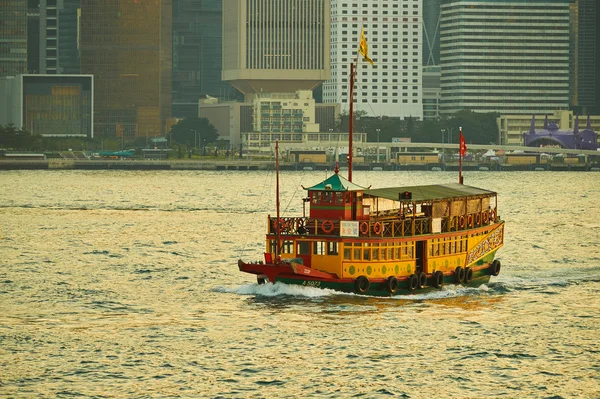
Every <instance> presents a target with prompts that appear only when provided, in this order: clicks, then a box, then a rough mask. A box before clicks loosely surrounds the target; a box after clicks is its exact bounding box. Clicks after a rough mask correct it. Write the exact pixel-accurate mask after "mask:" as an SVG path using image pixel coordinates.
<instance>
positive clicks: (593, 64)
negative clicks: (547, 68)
mask: <svg viewBox="0 0 600 399" xmlns="http://www.w3.org/2000/svg"><path fill="white" fill-rule="evenodd" d="M599 8H600V6H599V5H598V4H597V0H574V1H573V2H572V3H571V55H572V56H571V106H572V107H573V109H575V110H576V111H577V112H583V113H588V112H591V111H593V110H594V109H595V108H596V107H598V106H600V104H596V99H597V93H596V84H597V83H596V81H597V80H598V79H600V76H598V75H599V73H598V69H599V68H600V64H598V49H597V48H596V47H597V44H598V41H597V37H598V35H597V34H598V32H597V30H598V27H597V24H598V22H599V21H598V20H597V15H598V9H599Z"/></svg>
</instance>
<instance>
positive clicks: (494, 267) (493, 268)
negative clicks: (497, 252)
mask: <svg viewBox="0 0 600 399" xmlns="http://www.w3.org/2000/svg"><path fill="white" fill-rule="evenodd" d="M500 267H501V265H500V261H499V260H498V259H496V260H495V261H493V262H492V264H491V265H490V274H491V275H492V276H497V275H499V274H500Z"/></svg>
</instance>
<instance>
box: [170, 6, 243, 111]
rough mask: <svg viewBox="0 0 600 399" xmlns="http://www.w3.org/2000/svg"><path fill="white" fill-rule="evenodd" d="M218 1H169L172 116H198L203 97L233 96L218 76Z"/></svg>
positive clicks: (220, 39) (220, 33) (235, 94)
mask: <svg viewBox="0 0 600 399" xmlns="http://www.w3.org/2000/svg"><path fill="white" fill-rule="evenodd" d="M222 8H223V6H222V1H221V0H204V1H198V0H173V116H174V117H178V118H184V117H189V116H198V100H199V99H200V98H206V96H210V97H215V98H220V99H225V100H227V99H235V98H236V97H238V96H239V92H238V91H237V90H235V89H234V88H233V87H231V85H230V84H228V83H226V82H223V80H222V79H221V70H222V51H223V50H222V43H223V22H222Z"/></svg>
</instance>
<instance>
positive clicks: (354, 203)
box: [303, 169, 369, 220]
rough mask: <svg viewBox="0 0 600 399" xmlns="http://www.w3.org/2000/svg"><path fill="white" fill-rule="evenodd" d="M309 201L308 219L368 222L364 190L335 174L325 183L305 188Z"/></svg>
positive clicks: (367, 208)
mask: <svg viewBox="0 0 600 399" xmlns="http://www.w3.org/2000/svg"><path fill="white" fill-rule="evenodd" d="M303 188H304V189H305V190H307V191H308V200H309V201H310V214H309V215H310V218H313V219H330V220H365V219H366V220H368V219H369V207H368V206H367V207H364V206H363V202H362V198H363V192H364V190H365V189H366V188H365V187H361V186H359V185H356V184H354V183H352V182H350V181H348V180H346V179H345V178H343V177H342V176H340V175H339V173H338V171H337V169H336V172H335V174H333V175H332V176H330V177H329V178H328V179H326V180H325V181H323V182H321V183H319V184H317V185H315V186H312V187H309V188H305V187H303Z"/></svg>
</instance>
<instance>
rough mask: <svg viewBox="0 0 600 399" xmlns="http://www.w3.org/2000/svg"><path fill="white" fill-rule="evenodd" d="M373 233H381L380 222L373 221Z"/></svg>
mask: <svg viewBox="0 0 600 399" xmlns="http://www.w3.org/2000/svg"><path fill="white" fill-rule="evenodd" d="M373 233H375V234H377V235H379V234H381V223H379V222H375V223H373Z"/></svg>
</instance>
